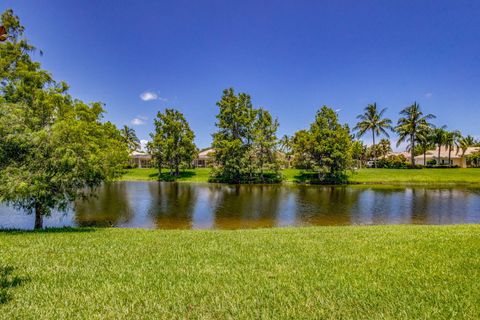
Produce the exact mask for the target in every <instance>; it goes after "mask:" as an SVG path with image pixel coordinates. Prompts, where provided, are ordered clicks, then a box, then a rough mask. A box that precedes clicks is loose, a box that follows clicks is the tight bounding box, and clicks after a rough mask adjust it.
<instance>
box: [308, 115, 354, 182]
mask: <svg viewBox="0 0 480 320" xmlns="http://www.w3.org/2000/svg"><path fill="white" fill-rule="evenodd" d="M309 133H310V136H311V138H310V143H311V146H310V152H311V156H312V159H313V160H314V162H315V168H316V169H317V170H318V173H319V179H320V180H322V181H324V182H332V183H337V182H344V181H345V180H346V174H345V173H346V170H347V169H348V168H350V166H351V161H352V150H351V148H352V136H351V135H350V129H349V128H348V126H347V125H342V124H340V123H339V121H338V115H337V113H336V112H335V111H334V110H333V109H331V108H329V107H327V106H323V107H322V108H321V109H320V110H319V111H318V112H317V115H316V116H315V121H314V122H313V123H312V124H311V126H310V132H309Z"/></svg>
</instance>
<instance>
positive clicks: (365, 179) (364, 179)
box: [121, 168, 480, 184]
mask: <svg viewBox="0 0 480 320" xmlns="http://www.w3.org/2000/svg"><path fill="white" fill-rule="evenodd" d="M157 173H158V171H157V170H156V169H130V170H126V174H125V175H124V176H122V178H121V180H147V181H148V180H150V181H151V180H157ZM209 174H210V169H209V168H198V169H192V170H185V171H182V174H181V177H180V178H179V179H178V181H182V182H207V181H208V177H209ZM282 174H283V175H284V176H285V181H286V182H301V181H304V180H308V178H309V176H311V175H312V173H308V172H304V171H302V170H298V169H286V170H282ZM350 182H351V183H367V184H429V183H438V184H442V183H443V184H472V183H476V184H480V169H476V168H475V169H473V168H472V169H420V170H407V169H361V170H358V171H357V172H355V173H352V174H350Z"/></svg>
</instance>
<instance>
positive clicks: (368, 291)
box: [0, 225, 480, 319]
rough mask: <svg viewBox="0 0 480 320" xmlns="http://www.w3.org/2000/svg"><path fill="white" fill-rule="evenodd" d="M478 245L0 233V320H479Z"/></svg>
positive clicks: (461, 238) (418, 232) (336, 231)
mask: <svg viewBox="0 0 480 320" xmlns="http://www.w3.org/2000/svg"><path fill="white" fill-rule="evenodd" d="M479 248H480V226H476V225H471V226H441V227H438V226H379V227H315V228H297V229H260V230H243V231H156V230H155V231H154V230H138V229H73V230H71V231H70V232H65V231H60V232H58V231H57V232H40V233H34V232H18V233H16V232H0V267H2V266H3V267H6V266H8V267H12V268H14V269H13V272H12V274H11V275H10V277H17V279H20V280H21V281H20V282H19V283H18V285H16V286H15V287H13V288H7V289H6V292H7V295H8V296H9V298H8V299H7V301H4V302H3V303H1V304H0V318H3V319H33V318H36V319H39V318H44V319H47V318H55V319H67V318H83V319H102V318H109V319H120V318H126V319H130V318H150V319H161V318H180V319H186V318H189V319H196V318H205V319H224V318H234V319H242V318H249V319H258V318H270V319H282V318H296V319H298V318H316V319H318V318H350V319H351V318H356V319H359V318H364V319H378V318H382V319H385V318H397V319H398V318H401V319H413V318H416V319H419V318H422V319H424V318H431V319H451V318H456V319H462V318H463V319H478V318H479V317H480V283H479V282H478V279H479V278H480V250H479ZM0 274H1V273H0ZM0 283H1V281H0Z"/></svg>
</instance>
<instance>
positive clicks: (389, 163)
mask: <svg viewBox="0 0 480 320" xmlns="http://www.w3.org/2000/svg"><path fill="white" fill-rule="evenodd" d="M408 167H409V164H408V162H407V158H405V156H403V155H390V156H387V157H384V158H381V159H380V160H378V162H377V168H385V169H406V168H408Z"/></svg>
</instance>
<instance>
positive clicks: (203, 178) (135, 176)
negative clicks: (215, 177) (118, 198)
mask: <svg viewBox="0 0 480 320" xmlns="http://www.w3.org/2000/svg"><path fill="white" fill-rule="evenodd" d="M210 171H211V169H210V168H196V169H187V170H182V171H181V172H180V177H178V178H177V181H180V182H208V179H209V177H210ZM162 173H163V174H164V176H165V175H168V170H164V171H162ZM119 180H122V181H157V180H158V169H155V168H145V169H139V168H135V169H127V170H125V174H124V175H122V176H121V177H120V179H119Z"/></svg>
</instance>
